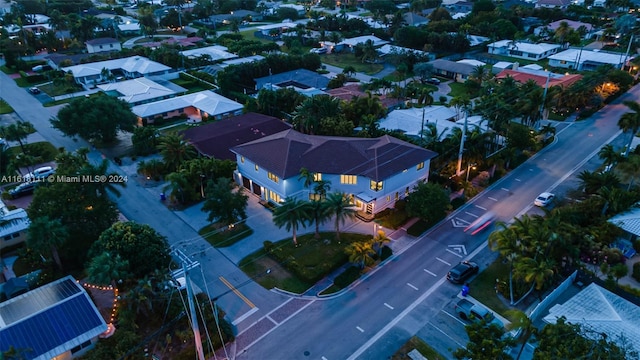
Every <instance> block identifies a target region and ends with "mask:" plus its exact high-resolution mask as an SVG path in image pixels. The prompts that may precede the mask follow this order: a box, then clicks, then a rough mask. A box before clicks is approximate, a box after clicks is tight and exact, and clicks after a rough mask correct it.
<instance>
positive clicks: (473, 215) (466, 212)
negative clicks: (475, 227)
mask: <svg viewBox="0 0 640 360" xmlns="http://www.w3.org/2000/svg"><path fill="white" fill-rule="evenodd" d="M464 213H465V214H467V215H469V216H471V217H474V218H476V219H477V218H478V215H476V214H472V213H470V212H468V211H465V212H464Z"/></svg>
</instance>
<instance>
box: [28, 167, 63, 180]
mask: <svg viewBox="0 0 640 360" xmlns="http://www.w3.org/2000/svg"><path fill="white" fill-rule="evenodd" d="M55 172H56V170H55V169H54V168H52V167H51V166H43V167H39V168H37V169H35V170H33V172H30V173H28V174H27V175H25V176H24V177H23V179H24V182H29V181H33V180H39V179H44V178H46V177H47V176H49V175H53V174H54V173H55Z"/></svg>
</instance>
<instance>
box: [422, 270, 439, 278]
mask: <svg viewBox="0 0 640 360" xmlns="http://www.w3.org/2000/svg"><path fill="white" fill-rule="evenodd" d="M422 270H424V272H426V273H427V274H429V275H431V276H433V277H437V276H438V275H436V274H434V273H432V272H431V271H429V270H427V269H422Z"/></svg>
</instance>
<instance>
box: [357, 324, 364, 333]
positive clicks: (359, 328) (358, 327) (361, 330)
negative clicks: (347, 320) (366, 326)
mask: <svg viewBox="0 0 640 360" xmlns="http://www.w3.org/2000/svg"><path fill="white" fill-rule="evenodd" d="M356 329H358V330H360V332H362V333H363V332H364V330H363V329H362V328H361V327H360V326H356Z"/></svg>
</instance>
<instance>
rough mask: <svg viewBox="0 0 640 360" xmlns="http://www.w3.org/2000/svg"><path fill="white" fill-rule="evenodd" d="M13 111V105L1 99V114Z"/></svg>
mask: <svg viewBox="0 0 640 360" xmlns="http://www.w3.org/2000/svg"><path fill="white" fill-rule="evenodd" d="M12 112H13V108H12V107H11V105H9V104H7V102H6V101H4V100H2V99H0V114H9V113H12Z"/></svg>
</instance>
